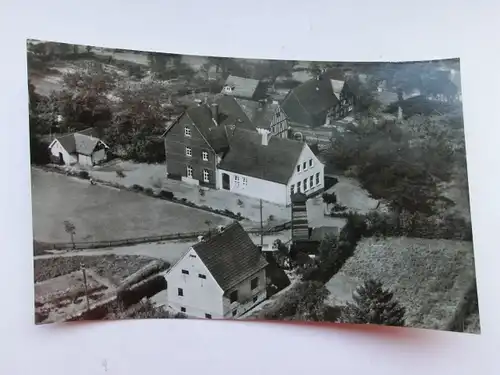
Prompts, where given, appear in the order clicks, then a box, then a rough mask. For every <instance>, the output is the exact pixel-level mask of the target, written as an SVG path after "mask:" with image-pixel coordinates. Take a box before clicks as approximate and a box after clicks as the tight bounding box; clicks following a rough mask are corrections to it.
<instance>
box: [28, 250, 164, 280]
mask: <svg viewBox="0 0 500 375" xmlns="http://www.w3.org/2000/svg"><path fill="white" fill-rule="evenodd" d="M153 260H155V259H154V258H150V257H145V256H134V255H121V256H116V255H102V256H74V257H59V258H50V259H35V261H34V270H35V275H34V277H35V282H42V281H45V280H49V279H52V278H54V277H59V276H62V275H66V274H69V273H71V272H75V271H78V270H80V265H81V264H84V265H85V267H86V268H88V269H92V270H93V271H94V272H95V273H96V274H97V275H99V276H101V277H104V278H106V279H108V280H110V281H112V282H113V283H114V284H115V285H118V284H120V283H121V282H122V281H123V280H124V279H125V278H126V277H128V276H130V275H131V274H133V273H134V272H136V271H138V270H140V269H141V268H142V267H144V266H146V265H147V264H149V263H150V262H151V261H153Z"/></svg>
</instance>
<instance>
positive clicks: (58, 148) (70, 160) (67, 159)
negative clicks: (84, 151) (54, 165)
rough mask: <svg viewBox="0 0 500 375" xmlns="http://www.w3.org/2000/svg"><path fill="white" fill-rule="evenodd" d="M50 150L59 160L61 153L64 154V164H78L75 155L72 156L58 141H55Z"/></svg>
mask: <svg viewBox="0 0 500 375" xmlns="http://www.w3.org/2000/svg"><path fill="white" fill-rule="evenodd" d="M49 149H50V153H51V154H52V155H54V156H55V157H57V158H58V157H59V153H62V155H63V159H64V164H66V165H71V164H75V163H76V158H75V157H74V156H73V155H70V154H69V153H68V152H67V151H66V149H65V148H64V147H63V146H62V145H61V144H60V143H59V141H58V140H57V139H56V140H55V141H53V143H52V145H51V147H50V148H49Z"/></svg>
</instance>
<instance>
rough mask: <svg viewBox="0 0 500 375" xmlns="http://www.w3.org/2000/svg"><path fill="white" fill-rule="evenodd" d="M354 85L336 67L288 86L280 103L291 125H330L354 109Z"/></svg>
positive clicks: (355, 88)
mask: <svg viewBox="0 0 500 375" xmlns="http://www.w3.org/2000/svg"><path fill="white" fill-rule="evenodd" d="M356 97H357V87H356V85H355V84H354V81H348V80H346V78H345V77H344V74H343V73H342V72H341V71H339V70H338V69H330V70H326V71H324V72H323V73H322V74H319V75H318V76H317V77H316V78H313V79H310V80H308V81H306V82H304V83H302V84H300V85H299V86H297V87H295V88H293V89H292V90H290V92H289V93H288V94H287V96H286V97H285V99H284V100H283V103H282V104H281V107H282V108H283V111H284V112H285V114H286V115H287V117H288V119H289V121H290V123H291V125H299V126H308V127H318V126H324V125H330V124H332V123H333V122H334V121H335V120H339V119H342V118H344V117H345V116H347V115H348V114H349V113H350V112H352V110H353V109H354V104H355V101H356Z"/></svg>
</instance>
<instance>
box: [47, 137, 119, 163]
mask: <svg viewBox="0 0 500 375" xmlns="http://www.w3.org/2000/svg"><path fill="white" fill-rule="evenodd" d="M108 149H109V147H108V145H106V144H105V143H104V142H103V141H102V140H101V139H99V138H98V137H97V135H96V134H95V131H94V129H92V128H89V129H85V130H82V131H79V132H76V133H71V134H66V135H63V136H60V137H57V138H56V139H54V140H53V141H52V142H51V143H50V145H49V151H50V155H51V159H52V161H53V162H54V163H57V164H64V165H73V164H76V163H78V164H80V165H88V166H92V165H96V164H99V163H102V162H103V161H105V160H106V157H107V155H106V154H107V150H108Z"/></svg>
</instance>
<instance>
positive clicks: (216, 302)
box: [165, 222, 267, 319]
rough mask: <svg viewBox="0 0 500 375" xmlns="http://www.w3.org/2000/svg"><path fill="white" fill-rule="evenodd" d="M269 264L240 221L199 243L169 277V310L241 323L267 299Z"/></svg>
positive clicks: (174, 267) (167, 278) (168, 272)
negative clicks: (241, 320)
mask: <svg viewBox="0 0 500 375" xmlns="http://www.w3.org/2000/svg"><path fill="white" fill-rule="evenodd" d="M266 266H267V262H266V260H265V259H264V257H263V256H262V254H261V253H260V251H259V249H258V248H257V246H256V245H255V244H254V243H253V242H252V240H251V238H250V237H249V236H248V234H247V233H246V232H245V231H244V229H243V228H242V227H241V225H240V224H239V223H238V222H235V223H233V224H231V225H229V226H228V227H227V228H225V229H222V230H221V231H220V233H217V234H213V235H211V236H210V237H209V238H207V239H203V240H201V241H200V242H198V243H196V244H194V245H193V246H192V247H191V248H190V249H189V251H188V252H187V253H186V254H185V255H184V256H183V257H182V258H181V259H180V260H179V261H178V262H177V263H176V264H175V265H174V266H172V267H171V268H170V269H169V270H168V271H167V272H166V274H165V279H166V281H167V285H168V288H167V295H168V303H167V304H168V308H169V309H170V310H173V311H175V312H182V313H184V314H186V315H187V316H189V317H196V318H207V319H212V318H214V319H215V318H219V319H220V318H237V317H239V316H241V315H242V314H244V313H245V312H247V311H248V310H250V309H251V308H252V307H254V306H255V305H257V304H259V303H260V302H262V301H264V300H265V299H266Z"/></svg>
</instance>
